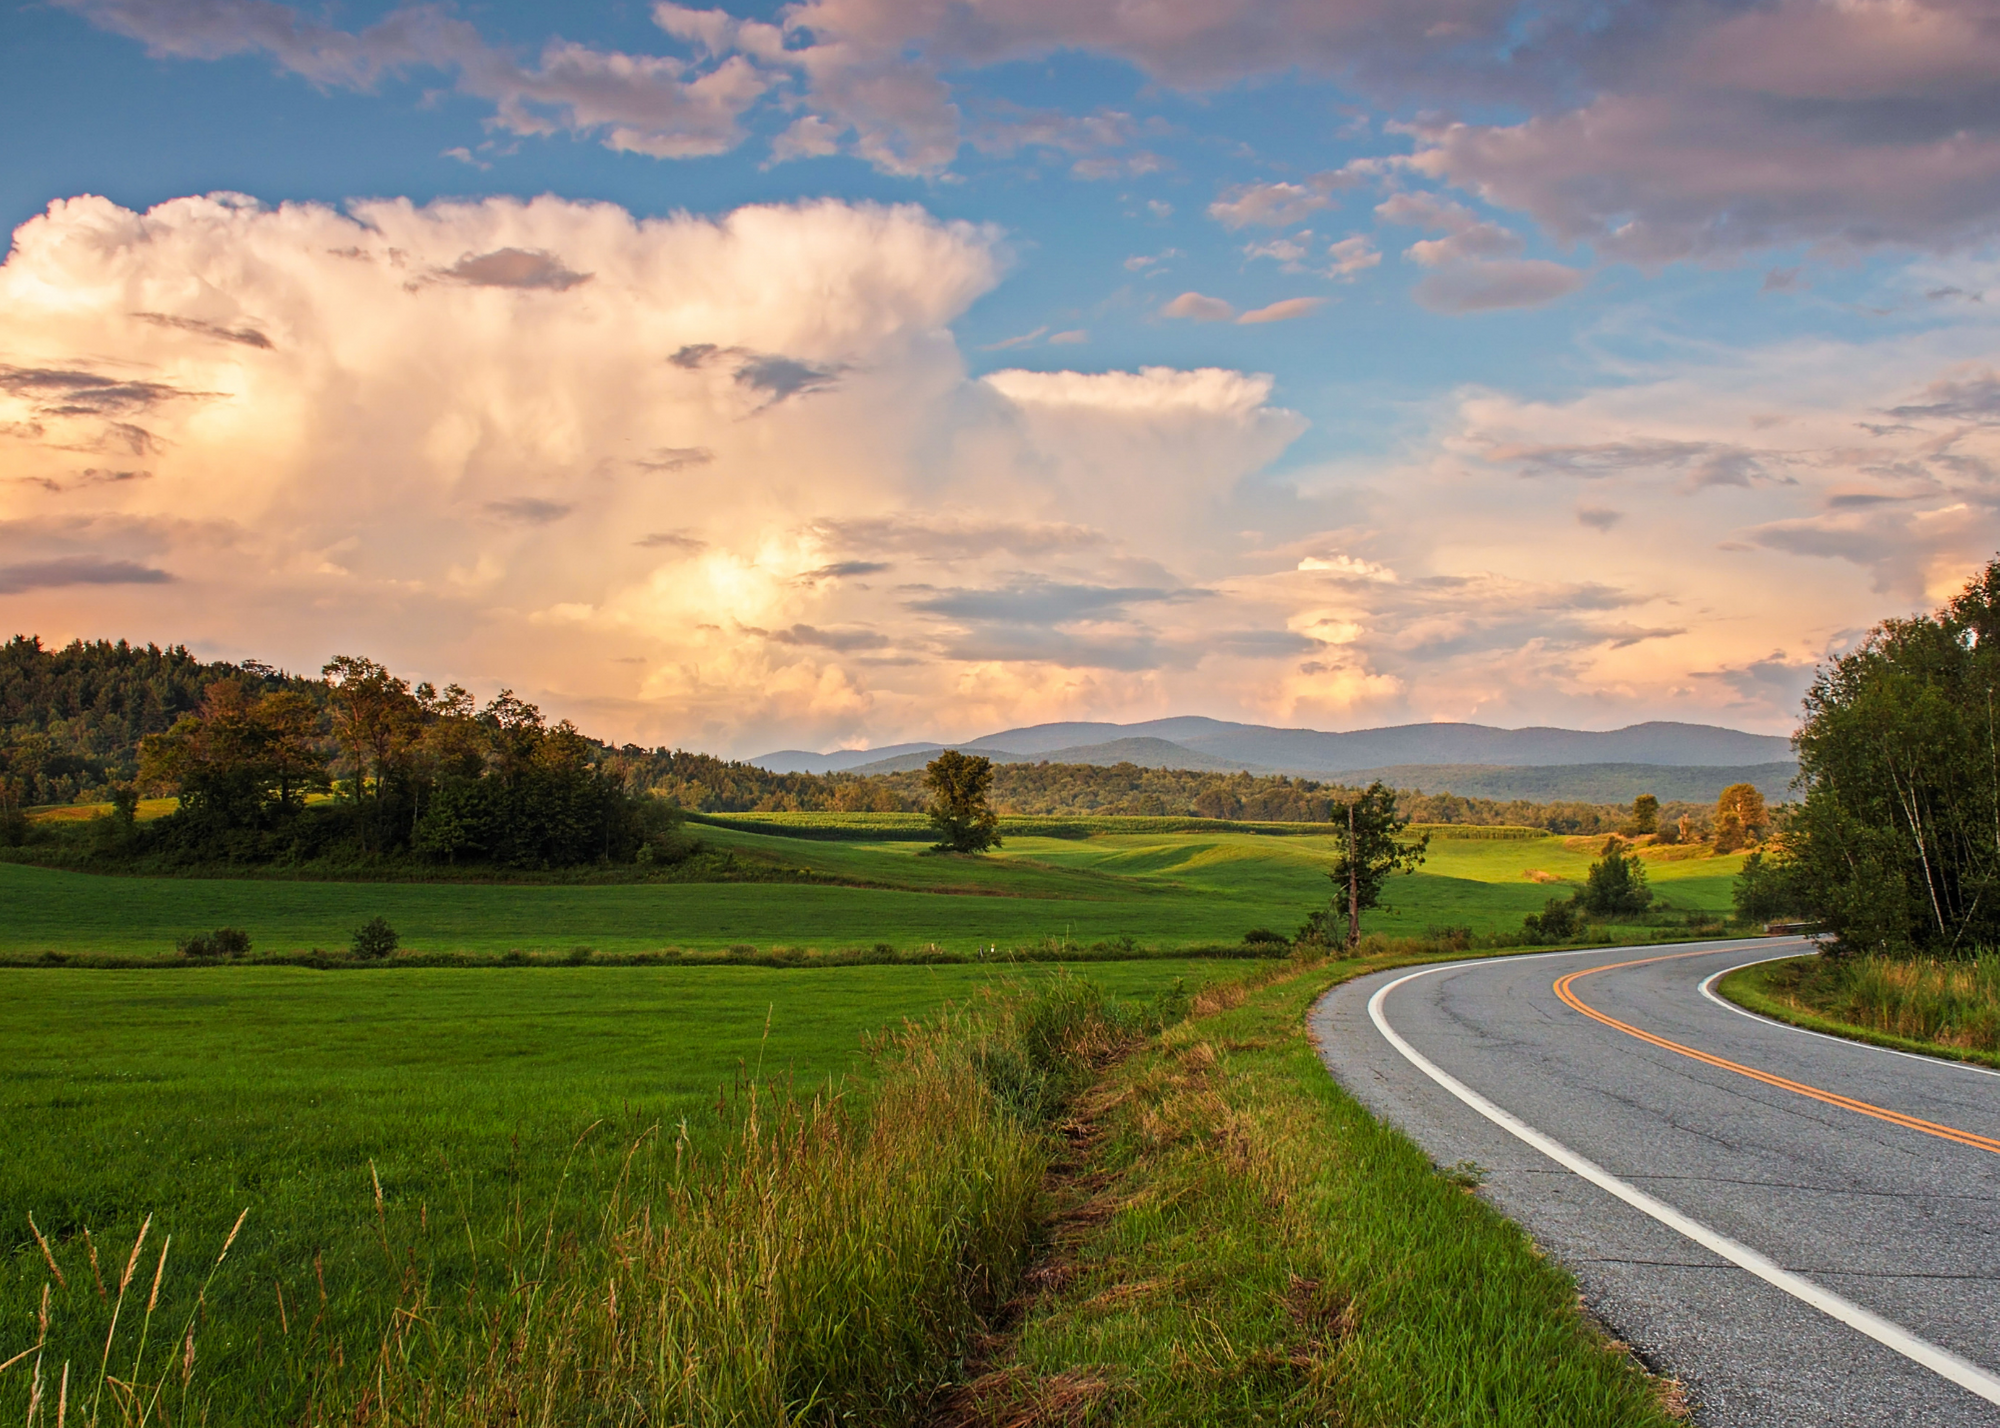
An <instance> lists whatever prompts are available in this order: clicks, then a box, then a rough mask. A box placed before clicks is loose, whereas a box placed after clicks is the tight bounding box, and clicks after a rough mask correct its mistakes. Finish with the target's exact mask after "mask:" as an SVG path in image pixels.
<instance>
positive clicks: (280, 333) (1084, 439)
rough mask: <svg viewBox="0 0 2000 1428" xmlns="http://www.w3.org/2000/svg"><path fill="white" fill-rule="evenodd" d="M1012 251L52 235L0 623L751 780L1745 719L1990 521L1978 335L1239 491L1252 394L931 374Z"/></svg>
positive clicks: (1706, 376) (1920, 593) (1977, 330)
mask: <svg viewBox="0 0 2000 1428" xmlns="http://www.w3.org/2000/svg"><path fill="white" fill-rule="evenodd" d="M1003 261H1004V258H1003V253H1002V250H1001V239H1000V235H998V234H996V233H995V232H993V231H991V230H988V229H982V228H978V227H973V226H968V225H964V224H952V223H944V222H940V221H938V220H936V219H934V218H932V217H930V216H929V215H927V214H926V213H924V212H923V211H921V210H919V209H915V208H909V207H903V208H883V207H874V206H869V205H856V204H843V203H832V202H826V203H813V204H803V205H798V206H789V207H751V208H744V209H740V210H737V211H736V212H734V213H731V214H728V215H726V216H723V217H720V218H714V219H709V218H697V217H689V216H685V215H683V216H676V217H672V218H667V219H660V220H651V221H639V220H636V219H634V218H633V217H632V216H631V215H630V214H628V213H626V212H625V211H624V210H622V209H619V208H616V207H613V206H609V205H603V204H585V203H572V202H565V201H559V200H556V199H548V198H545V199H540V200H536V201H534V202H529V203H523V202H518V201H513V200H502V199H494V200H487V201H482V202H471V203H439V204H434V205H431V206H428V207H415V206H412V205H410V204H408V203H404V202H378V203H369V204H360V205H356V206H355V207H353V208H352V209H351V210H350V211H348V212H345V213H342V212H338V211H335V210H332V209H329V208H325V207H320V206H315V205H287V206H284V207H281V208H276V209H272V208H265V207H261V206H259V205H257V204H255V203H253V202H251V201H250V200H248V199H244V198H240V197H235V196H230V195H215V196H211V197H207V198H189V199H180V200H176V201H173V202H171V203H167V204H163V205H161V206H159V207H158V208H155V209H153V210H151V211H150V212H147V213H143V214H141V213H135V212H131V211H128V210H126V209H122V208H120V207H118V206H117V205H115V204H112V203H110V202H107V201H105V200H103V199H97V198H79V199H74V200H70V201H67V202H60V203H57V204H54V205H52V206H51V208H50V210H49V212H48V213H47V214H46V215H44V216H43V217H40V218H37V219H35V220H33V221H31V222H30V223H28V224H25V225H24V226H23V227H22V228H21V229H20V230H18V232H17V233H16V235H15V244H14V249H13V252H12V254H11V255H10V256H9V258H8V260H7V262H6V264H5V266H4V267H0V614H4V617H5V619H6V621H7V623H8V625H9V626H10V627H11V628H12V629H17V630H21V631H24V632H39V633H41V634H42V635H44V636H45V637H47V638H52V639H60V638H66V637H69V636H72V635H86V636H113V637H116V636H125V637H131V638H140V639H157V640H191V641H195V642H198V643H199V644H200V645H201V646H202V647H203V648H205V649H208V650H211V651H214V652H216V653H222V654H229V655H235V656H245V655H257V656H260V657H262V658H265V659H270V660H273V661H278V662H282V663H286V664H289V665H291V666H293V667H306V668H310V667H313V666H316V665H317V664H318V663H319V662H320V661H322V660H323V659H325V658H326V657H327V656H329V655H331V654H333V653H336V652H366V653H370V654H374V655H376V656H377V657H380V658H384V659H387V660H388V661H389V662H391V663H392V664H393V665H394V666H396V667H397V668H399V669H404V670H407V671H410V672H411V673H414V674H421V675H424V676H427V677H430V678H434V679H438V680H444V679H452V678H456V679H460V680H464V681H466V682H468V683H471V684H474V685H476V686H477V687H479V688H480V689H482V690H489V691H490V690H491V689H493V688H494V687H496V686H497V685H498V684H499V683H501V682H503V681H505V682H509V683H511V684H513V685H514V686H515V687H516V688H517V689H519V690H520V691H521V692H523V693H525V694H527V695H528V696H530V697H533V698H537V699H539V700H541V701H542V702H543V703H544V704H545V705H546V706H548V707H549V708H550V709H551V710H552V711H555V712H560V713H565V714H569V715H572V716H574V717H576V718H578V719H579V721H580V722H582V723H584V724H585V725H586V726H587V727H590V728H592V729H594V730H597V731H601V732H602V733H604V734H607V735H611V736H615V737H634V738H642V739H647V740H654V739H662V740H665V739H671V740H677V741H681V742H685V743H690V744H695V745H699V746H705V747H709V748H715V749H722V750H733V751H736V752H740V753H747V752H755V751H756V750H757V749H759V748H762V747H770V746H773V745H777V744H790V743H812V744H822V745H823V744H826V743H830V742H834V741H838V740H843V739H860V738H867V739H871V740H877V741H880V740H888V739H893V738H896V737H899V736H905V735H923V734H944V735H955V736H963V735H966V734H970V733H973V732H977V731H980V730H982V729H985V728H990V727H996V726H999V725H1001V724H1005V723H1010V722H1020V721H1033V720H1039V719H1049V718H1058V717H1109V718H1121V717H1126V718H1129V717H1146V716H1150V715H1157V714H1164V713H1172V712H1186V711H1190V710H1198V711H1202V712H1209V713H1214V714H1218V715H1234V716H1238V717H1246V718H1253V719H1273V718H1276V719H1296V720H1300V721H1304V722H1311V723H1320V724H1328V723H1333V724H1343V725H1350V726H1351V725H1355V724H1365V723H1372V722H1384V721H1389V720H1396V719H1404V718H1426V717H1460V718H1468V717H1479V718H1486V719H1492V720H1496V721H1500V722H1588V723H1594V724H1605V723H1615V722H1619V721H1621V720H1625V719H1630V718H1638V717H1648V716H1652V715H1661V716H1669V715H1671V716H1673V717H1689V718H1701V717H1708V718H1714V717H1723V718H1729V719H1735V720H1740V721H1747V722H1755V723H1758V724H1761V725H1762V726H1764V727H1780V728H1781V727H1784V724H1785V720H1786V719H1787V717H1788V715H1789V709H1788V707H1787V701H1788V700H1789V698H1790V695H1791V692H1793V691H1794V690H1795V686H1796V685H1797V683H1798V681H1799V679H1800V678H1801V677H1802V674H1803V671H1804V670H1805V669H1806V668H1808V667H1809V665H1810V661H1811V659H1812V657H1813V656H1814V655H1815V654H1817V653H1820V652H1823V651H1824V650H1825V649H1826V648H1828V647H1829V646H1830V645H1832V644H1835V643H1837V642H1838V641H1839V640H1840V639H1842V638H1845V637H1848V636H1849V635H1851V632H1852V631H1853V630H1854V629H1856V628H1859V627H1861V626H1865V625H1866V624H1867V623H1869V622H1870V621H1872V620H1873V619H1874V618H1876V617H1877V616H1878V615H1879V614H1881V613H1884V612H1885V607H1886V608H1887V609H1901V608H1906V607H1909V608H1913V607H1914V606H1916V605H1918V604H1921V603H1922V602H1924V601H1925V600H1928V599H1932V598H1935V597H1936V596H1937V595H1938V594H1940V593H1943V592H1944V591H1946V590H1947V589H1948V588H1949V587H1950V585H1951V584H1952V583H1953V582H1954V581H1956V580H1958V579H1960V578H1962V577H1963V575H1964V573H1965V571H1966V570H1967V569H1968V568H1969V567H1970V565H1971V564H1972V563H1974V562H1976V561H1977V560H1978V559H1980V558H1982V557H1983V555H1984V554H1986V553H1990V548H1991V546H1992V545H1993V544H1994V543H1995V542H1996V541H2000V533H1996V528H1995V517H1994V508H1995V502H1994V498H1993V497H1992V496H1991V494H1990V491H1989V487H1990V484H1991V482H1992V480H1993V473H1994V471H1995V469H1996V468H1995V464H1994V463H1995V462H2000V449H1996V446H1995V441H1996V436H1995V432H1996V430H2000V427H1996V415H2000V396H1996V393H2000V378H1995V377H1994V376H1993V374H1992V373H1991V372H1990V370H1988V368H1987V367H1985V366H1982V365H1980V363H1979V361H1978V358H1979V357H1980V354H1981V353H1983V352H1986V351H1990V341H1989V338H1990V331H1989V329H1987V328H1986V327H1985V326H1984V325H1982V324H1981V323H1980V321H1979V319H1978V317H1977V313H1978V311H1979V310H1980V309H1979V307H1978V305H1975V304H1961V305H1960V306H1961V307H1962V308H1963V309H1964V311H1965V312H1966V313H1967V314H1968V317H1967V318H1966V319H1965V321H1964V322H1962V323H1961V324H1959V325H1958V326H1956V327H1949V328H1946V329H1941V330H1940V331H1939V332H1937V333H1934V334H1932V335H1929V336H1924V337H1916V336H1906V337H1900V338H1891V339H1885V340H1884V341H1883V342H1881V343H1878V344H1876V345H1875V346H1873V347H1863V348H1856V347H1840V346H1834V345H1830V344H1829V345H1824V346H1818V347H1807V348H1802V349H1787V350H1784V351H1773V352H1765V353H1750V354H1741V355H1739V356H1738V357H1736V358H1734V359H1730V360H1729V361H1726V362H1725V361H1709V362H1706V363H1704V365H1703V367H1702V368H1701V369H1697V370H1692V371H1687V372H1666V373H1661V374H1658V375H1657V376H1656V377H1655V378H1653V379H1652V380H1643V381H1642V380H1631V381H1627V382H1626V383H1624V384H1622V385H1620V386H1619V387H1617V388H1614V389H1607V390H1605V391H1601V392H1596V393H1590V394H1586V395H1584V396H1582V397H1579V398H1576V399H1573V400H1570V401H1567V402H1562V403H1542V404H1529V403H1523V402H1520V401H1518V400H1516V399H1513V398H1510V397H1508V396H1507V395H1505V394H1503V393H1488V392H1471V393H1465V394H1462V395H1460V396H1459V397H1458V398H1456V399H1454V400H1453V401H1452V402H1451V403H1450V404H1448V405H1447V406H1445V407H1443V408H1441V409H1440V410H1439V411H1438V412H1437V413H1436V416H1435V421H1434V423H1433V425H1432V427H1431V429H1430V430H1429V432H1428V433H1427V434H1425V435H1424V436H1422V437H1421V439H1419V440H1417V441H1415V443H1414V444H1413V445H1412V446H1411V447H1410V448H1409V449H1408V450H1406V451H1405V452H1402V453H1400V454H1398V455H1396V456H1393V457H1390V458H1371V459H1369V460H1368V461H1365V462H1362V461H1358V460H1355V461H1349V462H1345V463H1341V464H1337V465H1334V466H1329V467H1318V468H1308V469H1305V470H1304V471H1302V472H1300V473H1297V474H1296V475H1295V476H1293V477H1291V478H1287V479H1285V480H1277V479H1274V478H1273V477H1272V476H1270V475H1269V474H1268V472H1269V468H1270V467H1271V465H1272V463H1274V462H1275V461H1276V460H1277V459H1278V458H1279V457H1280V455H1281V453H1283V452H1285V451H1286V450H1287V448H1288V447H1289V445H1290V444H1291V443H1292V442H1293V441H1294V439H1295V438H1296V437H1297V436H1298V435H1299V434H1300V432H1301V431H1302V430H1303V429H1304V425H1305V424H1304V422H1303V421H1302V419H1301V418H1300V417H1298V416H1297V415H1296V414H1294V413H1292V412H1290V411H1287V410H1285V409H1284V408H1283V407H1282V406H1280V405H1279V404H1278V402H1277V400H1276V397H1275V393H1274V387H1273V383H1272V380H1271V379H1270V378H1268V377H1262V376H1257V375H1254V374H1246V373H1241V372H1234V371H1227V370H1219V369H1202V370H1194V371H1183V370H1175V369H1167V368H1145V369H1142V370H1139V371H1132V372H1096V373H1082V372H1070V371H1039V372H1038V371H1026V370H1010V371H1002V372H996V373H992V374H990V375H988V376H986V377H984V378H981V379H971V378H969V377H968V375H967V374H966V372H965V370H964V367H963V364H962V361H961V357H960V354H959V351H958V348H957V345H956V343H955V341H954V339H953V337H952V335H951V332H950V330H949V324H950V323H951V322H952V321H953V320H954V319H956V318H957V316H958V315H959V314H960V313H962V312H963V311H964V310H965V308H966V307H967V306H968V305H969V304H970V303H971V302H972V301H973V300H974V299H975V298H977V297H978V296H979V295H980V294H982V293H984V292H985V291H987V290H988V289H989V288H990V287H991V286H992V285H993V284H994V283H995V282H996V281H997V279H998V276H999V273H1000V271H1001V269H1002V266H1003ZM1949 276H1951V275H1950V274H1944V275H1943V277H1949ZM1959 276H1960V277H1961V278H1963V281H1964V283H1965V284H1967V285H1977V284H1979V283H1980V282H1982V281H1983V279H1981V278H1980V277H1979V275H1977V274H1973V273H1970V272H1969V271H1968V272H1967V273H1964V274H1960V275H1959ZM1930 277H1931V275H1926V277H1925V281H1930ZM1943 277H1940V278H1939V281H1943ZM1942 290H1943V289H1940V291H1942ZM1857 373H1861V374H1866V375H1865V376H1857V375H1856V374H1857Z"/></svg>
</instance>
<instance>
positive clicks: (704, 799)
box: [621, 749, 1754, 842]
mask: <svg viewBox="0 0 2000 1428" xmlns="http://www.w3.org/2000/svg"><path fill="white" fill-rule="evenodd" d="M621 752H622V756H623V757H625V758H626V759H627V760H628V767H630V768H631V769H632V770H633V772H634V776H635V778H637V779H638V780H639V782H640V783H641V784H642V785H643V786H645V787H648V788H651V789H653V790H654V791H655V792H657V793H660V794H662V795H665V796H668V797H671V798H673V799H674V800H675V801H676V802H678V803H679V804H680V805H681V806H682V807H684V808H688V809H692V810H694V811H696V812H702V813H921V812H923V811H924V810H925V809H926V808H927V807H928V806H929V805H928V799H929V794H928V792H927V790H926V787H925V777H926V775H925V773H924V771H923V770H918V769H913V770H910V771H908V772H905V773H891V774H872V775H867V776H863V775H858V774H851V773H834V774H808V773H773V772H771V771H770V770H768V769H763V768H759V767H758V766H757V765H755V764H747V763H738V762H733V761H729V760H724V759H719V758H716V757H715V756H713V755H711V754H694V753H688V752H686V751H685V750H680V749H675V750H665V749H661V750H655V751H650V752H645V751H639V750H633V749H627V750H624V751H621ZM1744 787H1748V785H1744ZM1752 791H1753V792H1754V790H1752ZM1360 792H1361V790H1360V789H1357V788H1352V787H1349V786H1347V785H1343V784H1340V783H1336V782H1321V781H1318V780H1315V779H1309V778H1292V777H1287V776H1285V775H1283V774H1250V773H1241V772H1239V773H1217V772H1211V771H1206V770H1200V769H1156V768H1143V767H1140V766H1139V765H1137V764H1108V765H1107V764H1052V763H1009V764H995V765H993V783H992V790H991V799H992V804H993V808H994V810H995V811H996V812H997V813H999V814H1001V815H1002V816H1015V817H1030V816H1060V817H1087V816H1092V815H1096V816H1100V817H1134V818H1226V819H1234V820H1243V821H1249V822H1269V823H1326V822H1330V821H1332V820H1333V819H1334V818H1336V817H1337V816H1339V815H1340V810H1342V809H1344V808H1345V807H1346V806H1347V804H1348V803H1350V802H1352V801H1353V799H1354V798H1355V797H1357V796H1358V795H1359V794H1360ZM1397 797H1398V801H1399V806H1400V807H1401V808H1402V810H1403V812H1404V814H1405V815H1406V816H1408V817H1409V818H1410V819H1412V820H1413V821H1415V822H1418V823H1460V824H1486V825H1491V824H1511V825H1514V826H1516V827H1523V828H1542V829H1546V830H1547V831H1548V832H1551V833H1560V834H1569V835H1580V834H1594V833H1618V832H1624V831H1629V827H1630V824H1631V822H1632V817H1633V815H1632V811H1631V809H1630V808H1629V807H1627V806H1626V805H1623V804H1596V803H1576V802H1555V803H1531V802H1527V801H1525V800H1505V801H1503V800H1498V799H1491V798H1465V797H1461V796H1460V795H1458V794H1452V793H1422V792H1419V791H1415V790H1409V789H1405V790H1400V791H1399V792H1398V794H1397ZM1648 797H1650V795H1649V796H1648ZM1651 806H1652V808H1653V813H1654V817H1655V819H1656V820H1657V821H1658V829H1657V831H1658V832H1659V834H1660V836H1661V838H1662V840H1663V841H1668V842H1674V841H1680V840H1681V839H1683V838H1685V839H1687V840H1690V841H1707V840H1709V839H1711V838H1712V837H1714V836H1715V810H1714V809H1713V808H1711V807H1710V806H1709V805H1706V804H1693V803H1679V802H1676V803H1664V804H1663V803H1661V802H1660V801H1659V800H1658V799H1652V800H1651ZM1645 831H1647V832H1654V831H1656V830H1655V829H1654V828H1652V827H1648V828H1647V829H1646V830H1645Z"/></svg>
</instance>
